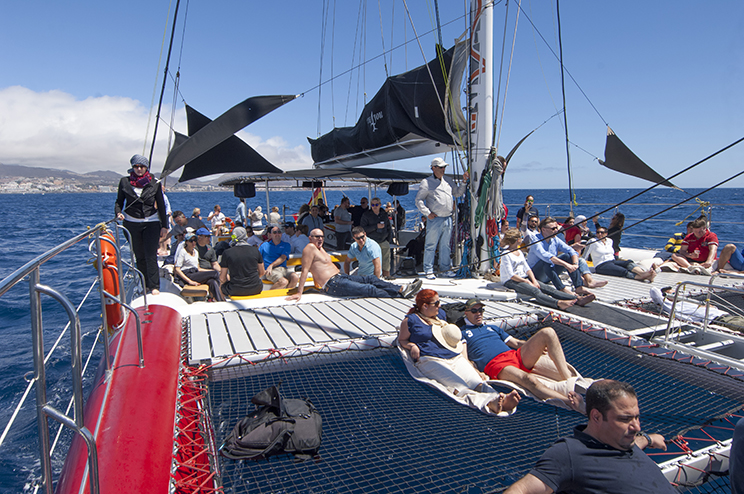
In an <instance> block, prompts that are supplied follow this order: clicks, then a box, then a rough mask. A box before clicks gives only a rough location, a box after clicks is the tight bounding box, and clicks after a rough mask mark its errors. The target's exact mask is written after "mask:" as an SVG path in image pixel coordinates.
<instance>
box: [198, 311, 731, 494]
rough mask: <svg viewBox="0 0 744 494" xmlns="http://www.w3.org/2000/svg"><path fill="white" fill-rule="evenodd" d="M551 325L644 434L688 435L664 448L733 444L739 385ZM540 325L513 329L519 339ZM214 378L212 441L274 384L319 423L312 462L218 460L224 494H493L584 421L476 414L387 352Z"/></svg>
mask: <svg viewBox="0 0 744 494" xmlns="http://www.w3.org/2000/svg"><path fill="white" fill-rule="evenodd" d="M551 326H553V327H554V328H555V329H556V331H557V332H558V334H559V336H560V338H561V341H562V342H563V345H564V349H565V353H566V356H567V358H568V360H569V361H570V362H571V363H573V364H574V366H576V368H577V369H578V370H579V371H580V372H581V373H582V374H583V375H584V376H587V377H593V378H601V377H606V378H613V379H618V380H622V381H627V382H630V383H631V384H632V385H633V386H634V387H635V388H636V390H637V392H638V395H639V401H640V404H641V420H642V423H643V427H644V430H647V431H650V432H659V433H661V434H663V435H664V436H665V437H666V438H667V439H672V438H675V437H676V436H677V435H679V434H680V433H683V434H681V435H680V437H679V438H678V439H676V440H675V441H674V442H670V444H669V449H670V451H671V450H672V449H676V450H677V451H678V454H682V452H683V451H685V448H690V449H699V448H700V447H702V446H700V445H706V446H707V445H710V444H715V443H716V441H720V440H723V439H727V438H730V437H731V433H732V429H733V426H732V425H731V418H730V417H731V413H735V414H738V410H739V409H740V408H741V405H742V403H744V386H742V383H741V381H739V380H738V379H735V378H731V377H729V376H725V375H721V374H719V373H717V372H714V371H711V370H709V369H706V368H704V367H699V366H693V365H687V364H684V363H681V362H678V361H675V360H670V359H664V358H656V357H654V356H651V355H648V354H645V353H641V352H639V351H638V350H637V349H635V348H632V347H630V346H627V345H625V344H623V343H622V342H619V343H613V342H612V341H609V340H607V339H604V338H601V337H600V338H597V337H594V336H592V335H591V334H590V333H584V332H581V331H576V330H575V328H570V327H569V326H567V325H566V324H562V323H560V322H553V323H551ZM539 327H540V326H539V325H532V326H528V327H523V328H519V329H517V330H516V331H515V330H511V332H512V333H513V334H515V335H517V336H518V337H520V338H525V337H529V335H530V334H532V333H533V332H534V331H536V330H537V329H538V328H539ZM639 356H641V357H642V358H639ZM230 372H232V373H233V375H234V376H235V377H234V378H229V376H228V375H227V374H228V373H230ZM246 374H250V375H246ZM220 376H221V377H227V378H226V379H223V380H220V381H215V382H209V393H208V405H209V409H210V413H211V418H212V422H213V424H214V426H215V441H216V444H217V445H220V444H221V443H222V441H223V440H224V438H225V436H226V435H227V434H228V433H229V432H230V431H231V430H232V428H233V426H234V425H235V423H236V422H237V421H238V420H240V419H241V418H242V417H244V416H245V415H246V414H247V413H249V412H250V411H252V410H253V408H254V407H253V405H252V404H251V403H250V398H251V397H252V396H253V395H254V394H256V393H257V392H259V391H261V390H263V389H265V388H266V387H268V386H271V385H274V384H278V383H280V382H281V383H282V384H281V387H280V391H281V393H282V395H283V396H285V397H288V398H309V399H310V400H311V401H312V402H313V403H314V404H315V406H316V407H317V408H318V410H319V411H320V413H321V415H322V417H323V444H322V446H321V449H320V455H319V457H318V458H317V459H316V460H314V461H306V462H300V463H298V462H295V461H294V459H293V458H292V457H291V456H288V455H282V456H277V457H272V458H270V459H268V460H261V461H233V460H228V459H225V458H220V459H219V461H220V468H219V469H220V473H221V476H222V484H223V486H224V491H225V492H231V493H242V492H251V493H260V492H469V493H476V492H493V491H496V492H498V491H500V490H502V489H503V488H505V487H506V486H508V485H511V484H512V483H513V482H514V481H516V480H517V479H519V478H520V477H522V476H523V475H524V474H525V473H527V472H528V471H529V470H530V468H531V467H532V466H533V465H534V463H535V461H536V460H537V459H538V458H539V457H540V455H541V454H542V452H543V451H545V449H546V448H547V447H549V446H550V445H551V444H552V443H553V442H554V441H555V440H556V439H557V438H559V437H561V436H564V435H567V434H570V433H571V431H572V428H573V427H574V426H575V425H578V424H581V423H584V422H585V418H584V417H583V416H581V415H579V414H577V413H574V412H570V411H567V410H563V409H559V408H555V407H553V406H550V405H545V404H542V403H538V402H535V401H533V400H530V399H524V400H523V401H522V403H520V405H519V410H518V411H517V413H516V414H514V415H512V416H511V417H509V418H495V417H492V416H487V415H483V414H481V413H479V412H477V411H474V410H472V409H469V408H466V407H463V406H461V405H459V404H457V403H456V402H454V401H451V400H448V399H446V398H445V397H443V396H441V395H440V394H438V393H437V392H435V391H433V390H431V389H429V388H428V387H426V386H424V385H421V384H419V383H417V382H416V381H414V380H413V379H412V378H411V377H410V376H409V374H408V372H407V371H406V369H405V367H404V365H403V362H402V361H401V359H400V357H399V355H398V353H397V350H396V349H390V348H378V349H374V350H369V351H353V350H350V351H348V352H344V353H342V354H338V353H337V354H333V355H329V354H324V353H318V354H315V355H310V356H307V355H306V356H303V357H302V358H301V359H291V358H288V359H277V360H273V361H271V362H264V363H260V364H257V365H252V366H249V368H248V369H247V370H246V366H237V367H236V368H234V369H233V370H224V371H222V372H221V373H220ZM700 383H704V387H703V386H701V385H700ZM701 427H703V428H702V429H701ZM701 430H702V431H704V432H702V433H701V432H699V431H701ZM653 453H654V452H652V454H653ZM662 453H663V452H662ZM651 457H652V458H654V459H655V461H657V462H664V461H667V460H668V459H671V458H670V457H669V456H668V455H663V454H662V455H653V456H651ZM727 482H728V481H727V478H726V477H721V478H720V479H712V481H711V482H709V483H706V484H704V485H702V486H700V487H696V488H695V490H693V491H690V492H716V491H715V490H714V491H711V490H705V489H710V488H712V487H713V485H717V484H720V485H726V484H727ZM698 489H700V490H698Z"/></svg>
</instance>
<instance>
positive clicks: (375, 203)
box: [372, 202, 380, 208]
mask: <svg viewBox="0 0 744 494" xmlns="http://www.w3.org/2000/svg"><path fill="white" fill-rule="evenodd" d="M379 205H380V203H379V202H373V203H372V207H373V208H374V207H377V206H379Z"/></svg>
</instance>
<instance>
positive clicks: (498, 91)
mask: <svg viewBox="0 0 744 494" xmlns="http://www.w3.org/2000/svg"><path fill="white" fill-rule="evenodd" d="M508 23H509V2H508V1H507V2H506V8H505V9H504V34H503V35H502V37H501V59H500V61H499V83H498V85H497V86H496V87H497V89H496V94H494V95H493V96H494V97H493V99H494V101H495V102H496V108H495V109H494V112H493V115H494V118H493V133H492V135H491V147H493V146H494V143H495V138H496V124H497V122H500V121H501V120H500V119H498V118H497V115H498V114H499V109H500V104H501V81H502V79H503V78H504V53H505V51H506V28H507V25H508ZM514 37H515V38H516V29H515V33H514ZM512 46H513V45H512ZM509 65H510V66H511V63H510V64H509ZM471 74H472V73H471ZM502 118H503V116H502Z"/></svg>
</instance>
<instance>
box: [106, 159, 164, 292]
mask: <svg viewBox="0 0 744 494" xmlns="http://www.w3.org/2000/svg"><path fill="white" fill-rule="evenodd" d="M129 163H130V164H131V165H132V168H131V169H130V170H129V176H128V177H122V178H121V180H120V181H119V192H118V194H117V196H116V206H115V207H114V211H115V214H116V219H117V220H119V221H123V222H124V228H126V229H127V230H128V231H129V234H130V236H131V238H132V240H131V242H132V250H133V251H134V257H135V258H136V260H137V269H139V270H140V272H142V274H143V275H144V277H145V285H146V289H147V290H148V291H150V292H151V293H152V294H153V295H157V294H159V293H160V290H159V288H160V276H159V274H158V245H159V241H160V237H164V236H165V235H166V234H167V233H168V229H167V225H168V217H167V215H166V213H165V201H164V200H163V190H162V188H161V186H160V182H159V181H158V180H156V179H155V177H153V176H152V174H151V173H150V170H149V168H150V162H149V161H148V160H147V158H145V157H144V156H142V155H139V154H135V155H134V156H132V159H131V160H129Z"/></svg>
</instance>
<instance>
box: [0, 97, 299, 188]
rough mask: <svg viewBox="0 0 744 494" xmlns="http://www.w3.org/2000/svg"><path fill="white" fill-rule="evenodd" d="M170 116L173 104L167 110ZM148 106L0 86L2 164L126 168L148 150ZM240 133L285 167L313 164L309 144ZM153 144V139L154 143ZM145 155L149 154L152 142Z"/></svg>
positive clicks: (159, 152)
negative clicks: (144, 144) (138, 154)
mask: <svg viewBox="0 0 744 494" xmlns="http://www.w3.org/2000/svg"><path fill="white" fill-rule="evenodd" d="M161 114H162V115H169V114H170V109H163V110H162V112H161ZM176 115H177V118H176V122H175V124H174V125H175V127H176V129H184V130H185V129H186V123H185V116H184V112H183V111H179V112H176ZM147 120H148V110H147V108H146V107H145V106H144V105H142V103H140V102H139V101H137V100H134V99H131V98H125V97H119V96H100V97H90V98H86V99H84V100H78V99H76V98H75V97H74V96H72V95H71V94H68V93H65V92H62V91H49V92H34V91H32V90H30V89H27V88H24V87H21V86H11V87H7V88H3V89H0V163H4V164H13V165H24V166H36V167H44V168H61V169H66V170H71V171H75V172H78V173H85V172H90V171H96V170H111V171H116V172H121V173H123V172H124V171H125V170H126V169H127V168H128V167H129V158H130V157H131V156H132V155H133V154H135V153H142V152H143V142H144V140H145V137H146V134H147V139H148V141H149V139H150V138H151V134H152V128H153V127H152V126H153V123H151V124H150V130H149V131H148V130H147ZM166 132H167V127H166V128H164V126H163V123H162V122H161V124H160V129H159V131H158V135H159V136H162V137H159V138H158V145H157V146H156V148H155V157H154V158H153V162H154V163H155V166H154V169H155V170H158V169H159V168H160V166H159V165H158V163H163V162H164V161H165V153H166V144H167V138H166V135H167V134H166ZM239 136H240V137H241V138H242V139H244V140H245V141H246V142H248V143H249V144H250V145H251V146H253V147H254V149H256V150H257V151H258V152H259V153H261V154H262V155H263V156H264V157H265V158H266V159H267V160H269V161H270V162H271V163H273V164H275V165H276V166H278V167H279V168H281V169H283V170H288V169H297V168H306V167H308V166H310V164H311V163H312V159H311V158H310V156H309V154H308V151H307V148H306V147H303V146H301V145H298V146H294V147H290V146H289V144H288V143H287V142H286V141H285V140H284V139H283V138H281V137H272V138H269V139H263V138H261V137H259V136H255V135H252V134H249V133H247V132H240V133H239ZM148 146H149V144H148ZM145 154H149V147H148V149H147V150H146V152H145Z"/></svg>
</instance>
